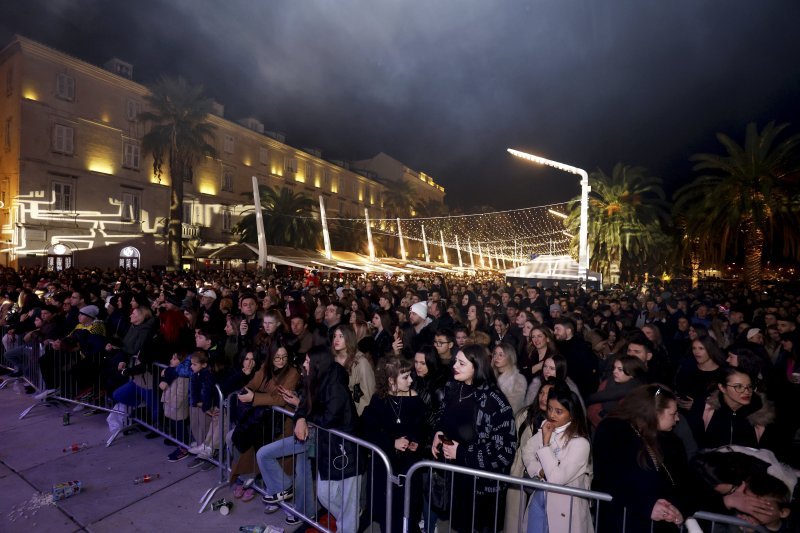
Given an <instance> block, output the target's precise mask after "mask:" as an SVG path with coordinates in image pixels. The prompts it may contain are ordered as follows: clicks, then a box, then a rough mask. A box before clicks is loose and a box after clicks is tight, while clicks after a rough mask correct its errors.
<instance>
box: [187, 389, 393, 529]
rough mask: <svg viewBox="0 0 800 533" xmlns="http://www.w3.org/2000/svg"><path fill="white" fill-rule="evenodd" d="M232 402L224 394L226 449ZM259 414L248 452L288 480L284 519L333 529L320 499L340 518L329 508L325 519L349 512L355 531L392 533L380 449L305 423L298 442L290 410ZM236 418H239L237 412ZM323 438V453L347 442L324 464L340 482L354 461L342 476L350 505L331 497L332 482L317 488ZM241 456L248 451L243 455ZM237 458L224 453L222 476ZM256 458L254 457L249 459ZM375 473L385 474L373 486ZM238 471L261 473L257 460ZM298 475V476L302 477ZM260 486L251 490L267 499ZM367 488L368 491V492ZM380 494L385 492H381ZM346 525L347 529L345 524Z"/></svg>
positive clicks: (386, 466) (388, 472) (388, 471)
mask: <svg viewBox="0 0 800 533" xmlns="http://www.w3.org/2000/svg"><path fill="white" fill-rule="evenodd" d="M236 404H237V399H236V393H233V394H231V395H230V396H228V398H227V399H226V401H225V402H224V404H223V405H225V410H226V415H225V420H226V421H228V422H229V423H230V424H231V425H230V426H229V427H228V430H227V431H226V432H225V433H228V434H229V435H230V437H229V438H228V439H226V440H227V442H228V444H229V445H230V446H231V447H233V443H232V432H233V431H234V424H233V423H234V422H235V419H234V417H233V416H230V413H231V411H232V410H235V409H234V406H236ZM249 409H250V408H245V412H248V411H249ZM263 413H264V414H263V418H262V423H261V439H260V442H263V445H262V446H259V448H258V450H256V449H254V450H253V451H252V453H253V454H254V456H255V457H257V454H258V451H259V450H261V449H264V451H265V452H267V451H269V452H270V453H269V454H268V455H269V457H270V459H269V460H271V461H275V462H274V463H270V464H271V465H273V467H274V465H277V467H278V468H280V469H281V470H280V472H282V474H280V477H282V478H283V479H282V481H283V482H286V481H287V478H288V480H290V481H291V486H292V487H293V490H294V495H293V498H292V499H291V500H287V501H282V502H279V503H277V504H275V505H277V506H278V507H279V508H280V510H282V511H283V512H284V513H286V514H287V515H293V516H295V517H297V518H299V519H301V520H302V521H304V522H305V523H307V524H309V525H311V526H313V527H315V528H317V529H318V530H320V531H323V532H326V533H327V532H330V531H332V529H330V527H329V526H328V525H327V523H328V522H326V521H325V514H324V513H321V512H320V503H319V502H318V498H319V499H320V500H323V501H324V502H327V504H328V506H331V507H336V508H337V513H338V514H339V515H340V516H339V517H336V514H337V513H334V512H331V511H330V510H329V511H328V515H333V516H334V517H336V518H340V519H341V512H342V511H344V512H347V513H350V515H349V521H353V520H354V521H355V522H356V523H358V524H361V525H359V526H353V527H357V529H358V530H360V531H361V530H366V531H373V530H374V528H375V523H376V522H377V521H381V522H382V523H381V525H380V527H381V530H382V531H383V532H384V533H391V523H392V479H393V478H394V476H393V475H392V468H391V463H390V462H389V458H388V457H387V456H386V454H385V453H384V452H383V450H381V449H380V448H378V447H377V446H375V445H374V444H372V443H370V442H367V441H364V440H362V439H359V438H357V437H354V436H352V435H349V434H347V433H343V432H341V431H338V430H334V429H324V428H320V427H317V426H314V425H313V424H309V439H308V440H307V441H306V443H300V442H299V441H297V440H296V439H295V437H294V433H293V430H294V428H293V424H292V421H291V419H292V417H293V416H294V413H293V412H292V411H289V410H287V409H284V408H282V407H265V408H264V409H263ZM239 414H240V415H241V414H242V413H239ZM245 416H246V415H245ZM322 439H327V440H328V443H327V444H328V449H331V445H334V448H335V447H336V444H337V443H339V444H341V445H342V446H345V447H347V445H345V442H347V443H350V450H349V452H347V451H346V450H344V449H343V448H338V450H339V451H340V452H341V453H340V454H338V455H337V456H335V457H333V459H332V461H331V462H332V463H333V464H331V465H328V466H329V470H330V471H336V470H339V471H340V472H342V476H341V477H338V478H337V477H335V476H331V478H332V479H331V480H330V481H334V482H340V483H343V484H344V483H345V477H344V469H345V468H346V467H348V466H350V463H349V461H355V472H356V475H355V476H351V477H348V478H346V479H348V480H349V481H348V482H347V483H349V484H354V485H355V487H354V488H353V487H351V489H352V492H354V493H355V494H356V498H357V500H356V501H355V507H353V506H352V505H351V506H347V505H346V504H345V494H344V491H342V493H341V494H340V497H339V498H337V497H336V496H334V494H333V493H332V490H333V488H332V484H331V483H325V482H323V483H324V485H323V486H324V487H327V489H328V490H327V491H325V490H322V489H321V488H320V487H321V486H320V478H319V475H318V473H319V470H320V461H321V458H320V454H319V443H321V442H322ZM268 446H271V448H268V449H267V447H268ZM244 453H247V451H245V452H244ZM238 454H239V452H238V450H237V451H235V452H234V451H233V450H231V451H230V453H227V452H226V454H225V458H226V460H225V471H226V473H231V475H233V472H234V467H233V465H232V463H231V460H232V459H233V458H234V455H238ZM331 455H332V454H331ZM255 457H254V458H253V459H254V461H255ZM240 459H241V457H240ZM339 467H341V468H339ZM287 470H288V472H287ZM378 472H380V475H384V474H385V476H386V477H385V480H386V481H385V484H382V483H381V484H378V483H376V482H375V476H376V473H378ZM237 473H238V474H239V475H249V474H253V475H259V474H261V472H260V469H259V466H258V463H257V462H255V463H254V472H251V473H250V472H237ZM298 476H301V477H302V479H301V478H300V477H298ZM394 479H396V478H394ZM231 481H233V480H231ZM226 485H227V483H226V482H223V481H222V480H221V482H220V485H218V486H217V487H216V488H215V489H214V490H217V489H219V488H222V487H223V486H226ZM379 485H380V486H379ZM265 487H266V483H265V485H263V486H262V485H259V484H254V485H253V486H252V489H253V490H254V491H255V492H257V493H258V494H260V495H262V496H267V495H268V492H267V490H266V488H265ZM368 488H369V489H371V490H367V489H368ZM271 490H272V491H276V487H271ZM384 492H385V494H383V493H384ZM351 494H352V493H351ZM211 496H213V492H212V493H211V494H209V495H207V496H206V497H205V503H204V505H205V504H207V503H208V502H209V501H210V500H211ZM378 499H380V500H381V503H382V504H383V505H385V511H382V512H381V513H380V515H378V514H376V513H375V509H376V502H377V501H378ZM301 500H302V501H301ZM345 507H347V509H345ZM201 510H202V509H201ZM364 511H366V512H364ZM349 521H348V524H349ZM346 527H350V526H349V525H347V526H346ZM337 528H338V530H339V531H342V525H341V524H337ZM354 530H355V529H354Z"/></svg>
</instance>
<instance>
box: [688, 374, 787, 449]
mask: <svg viewBox="0 0 800 533" xmlns="http://www.w3.org/2000/svg"><path fill="white" fill-rule="evenodd" d="M689 422H690V424H691V426H692V429H693V430H694V433H695V438H696V439H697V443H698V444H699V445H700V447H701V448H718V447H720V446H725V445H731V444H738V445H740V446H747V447H750V448H767V449H770V450H772V451H775V452H777V451H778V450H776V449H775V444H776V442H775V441H776V439H775V437H774V432H775V431H774V427H773V424H774V422H775V409H774V406H773V404H772V402H770V401H769V400H767V398H766V396H764V395H762V394H759V393H757V392H756V391H755V390H754V387H753V378H752V377H751V376H750V375H748V374H747V373H745V372H744V371H743V370H740V369H738V368H736V367H726V368H723V369H722V370H721V372H720V381H719V383H718V384H717V390H716V391H715V392H714V393H713V394H711V395H710V396H709V397H708V399H707V400H706V401H705V404H704V405H703V406H702V408H697V409H693V410H692V412H691V413H690V414H689Z"/></svg>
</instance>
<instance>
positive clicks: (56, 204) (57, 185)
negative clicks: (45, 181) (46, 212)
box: [52, 181, 74, 212]
mask: <svg viewBox="0 0 800 533" xmlns="http://www.w3.org/2000/svg"><path fill="white" fill-rule="evenodd" d="M52 199H53V209H52V210H53V211H67V212H71V211H73V201H74V194H73V190H72V184H71V183H64V182H61V181H54V182H53V184H52Z"/></svg>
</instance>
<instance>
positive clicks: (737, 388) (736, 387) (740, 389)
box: [725, 383, 755, 394]
mask: <svg viewBox="0 0 800 533" xmlns="http://www.w3.org/2000/svg"><path fill="white" fill-rule="evenodd" d="M725 386H726V387H730V388H732V389H733V390H735V391H736V392H738V393H740V394H741V393H743V392H745V391H747V392H753V391H754V390H755V387H753V386H752V385H742V384H741V383H734V384H733V385H725Z"/></svg>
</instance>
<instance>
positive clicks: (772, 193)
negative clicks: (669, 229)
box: [675, 122, 800, 289]
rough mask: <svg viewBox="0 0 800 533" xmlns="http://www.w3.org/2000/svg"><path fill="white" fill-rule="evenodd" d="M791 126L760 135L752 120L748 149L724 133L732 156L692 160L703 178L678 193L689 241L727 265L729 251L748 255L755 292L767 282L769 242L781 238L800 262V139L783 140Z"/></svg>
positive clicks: (770, 126)
mask: <svg viewBox="0 0 800 533" xmlns="http://www.w3.org/2000/svg"><path fill="white" fill-rule="evenodd" d="M787 127H788V124H781V125H778V126H776V125H775V123H774V122H770V123H769V124H767V125H766V126H765V127H764V129H763V130H762V131H761V132H760V133H759V131H758V127H757V126H756V124H755V123H752V122H751V123H750V124H748V125H747V128H746V131H745V140H744V146H740V145H739V144H737V143H736V142H735V141H734V140H733V139H731V138H730V137H728V136H727V135H724V134H722V133H718V134H717V139H718V140H719V142H720V143H721V144H722V145H723V147H724V148H725V152H726V153H725V154H724V155H717V154H705V153H703V154H696V155H694V156H692V158H691V159H692V161H695V162H696V164H695V166H694V170H696V171H700V172H702V174H701V175H700V176H698V177H697V178H695V180H694V181H692V182H691V183H690V184H688V185H686V186H684V187H682V188H681V189H680V190H678V191H677V192H676V193H675V210H676V212H680V213H683V214H685V216H686V220H687V223H686V232H687V236H688V238H689V239H691V240H694V239H699V241H700V242H702V246H700V250H701V252H702V257H703V259H706V260H709V261H714V262H721V261H723V260H724V259H725V255H726V253H727V251H728V248H729V247H733V248H734V249H736V251H743V252H744V258H745V262H744V263H745V266H744V275H745V281H746V283H747V284H748V286H749V287H750V288H752V289H756V288H758V287H759V285H760V282H761V256H762V253H763V250H764V243H765V240H766V239H769V240H770V241H772V240H773V239H774V238H775V237H776V234H780V235H779V237H781V238H782V240H783V244H784V250H783V251H784V253H785V254H787V255H791V256H793V257H794V258H796V259H797V258H800V253H799V252H800V248H799V247H798V244H800V233H798V227H800V217H798V196H797V195H798V187H797V185H796V184H795V183H793V182H792V181H793V180H792V178H793V177H796V176H792V174H794V173H795V172H797V170H798V164H797V160H796V158H795V156H796V155H797V147H798V144H799V143H800V135H793V136H791V137H789V138H787V139H785V140H783V141H781V142H778V141H777V139H778V137H779V135H780V134H781V133H782V132H783V130H785V129H786V128H787Z"/></svg>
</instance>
